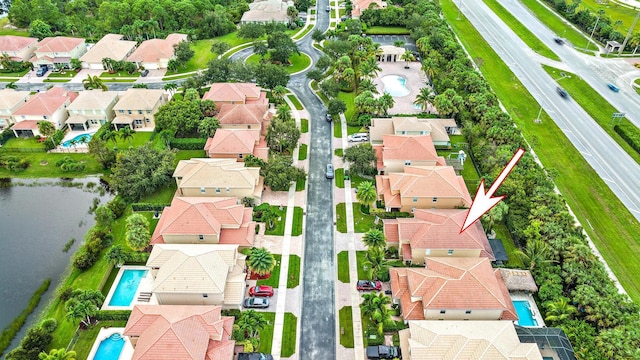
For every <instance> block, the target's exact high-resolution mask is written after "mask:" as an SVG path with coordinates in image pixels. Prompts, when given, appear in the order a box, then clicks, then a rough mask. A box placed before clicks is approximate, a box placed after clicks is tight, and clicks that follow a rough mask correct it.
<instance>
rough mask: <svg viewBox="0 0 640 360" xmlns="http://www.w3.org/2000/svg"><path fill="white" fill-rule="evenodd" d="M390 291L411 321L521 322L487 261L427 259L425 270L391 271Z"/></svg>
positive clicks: (455, 258) (506, 292) (497, 276)
mask: <svg viewBox="0 0 640 360" xmlns="http://www.w3.org/2000/svg"><path fill="white" fill-rule="evenodd" d="M389 274H390V276H391V291H392V298H393V301H394V303H396V304H400V307H401V309H402V317H403V319H404V320H405V321H408V320H518V316H517V315H516V311H515V308H514V306H513V303H512V302H511V297H510V296H509V292H508V290H507V288H506V286H505V285H504V283H503V282H502V278H501V277H500V274H499V273H494V270H493V268H492V267H491V261H490V260H489V259H488V258H482V257H480V258H472V257H467V258H463V257H427V259H426V265H425V267H424V268H414V267H411V268H392V269H390V270H389Z"/></svg>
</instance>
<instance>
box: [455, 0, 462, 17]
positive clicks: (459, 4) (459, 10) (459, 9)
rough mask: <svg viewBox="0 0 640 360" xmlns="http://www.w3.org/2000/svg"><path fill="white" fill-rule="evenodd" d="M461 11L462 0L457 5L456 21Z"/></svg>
mask: <svg viewBox="0 0 640 360" xmlns="http://www.w3.org/2000/svg"><path fill="white" fill-rule="evenodd" d="M461 11H462V0H460V3H458V15H457V16H456V20H460V12H461Z"/></svg>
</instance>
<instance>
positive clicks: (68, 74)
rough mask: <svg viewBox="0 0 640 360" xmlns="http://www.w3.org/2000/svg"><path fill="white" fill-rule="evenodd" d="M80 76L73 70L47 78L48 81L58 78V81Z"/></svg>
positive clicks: (55, 73)
mask: <svg viewBox="0 0 640 360" xmlns="http://www.w3.org/2000/svg"><path fill="white" fill-rule="evenodd" d="M76 75H78V73H77V72H75V71H71V70H65V71H60V72H52V73H50V74H49V76H47V78H48V79H51V78H58V79H71V78H73V77H74V76H76Z"/></svg>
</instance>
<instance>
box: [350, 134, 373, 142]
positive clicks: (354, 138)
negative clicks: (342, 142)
mask: <svg viewBox="0 0 640 360" xmlns="http://www.w3.org/2000/svg"><path fill="white" fill-rule="evenodd" d="M347 141H349V142H360V141H369V134H367V133H355V134H353V135H349V136H347Z"/></svg>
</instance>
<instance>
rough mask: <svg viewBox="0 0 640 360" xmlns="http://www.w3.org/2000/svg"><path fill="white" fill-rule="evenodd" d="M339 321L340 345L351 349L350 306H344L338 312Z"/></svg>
mask: <svg viewBox="0 0 640 360" xmlns="http://www.w3.org/2000/svg"><path fill="white" fill-rule="evenodd" d="M338 318H339V319H340V345H342V346H344V347H346V348H348V349H350V348H353V314H352V310H351V306H344V307H343V308H342V309H340V310H339V311H338Z"/></svg>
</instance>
